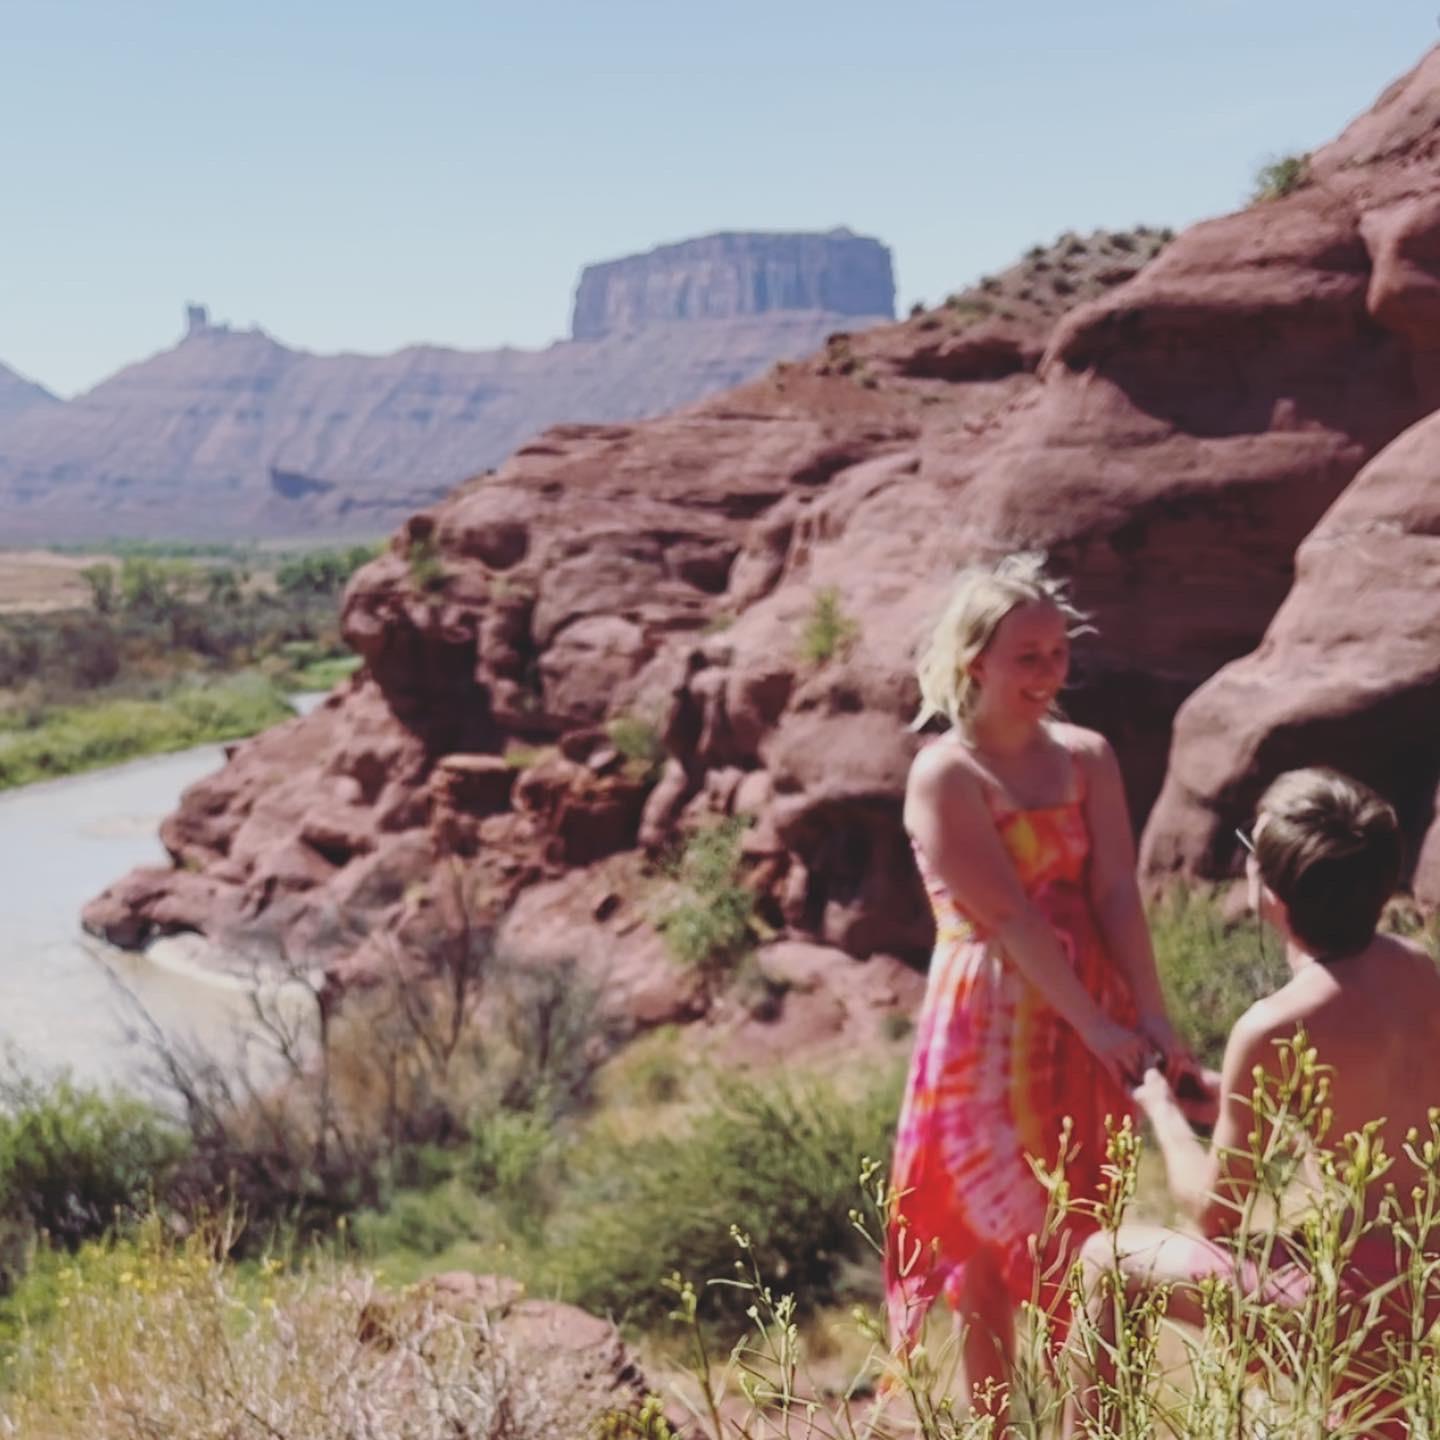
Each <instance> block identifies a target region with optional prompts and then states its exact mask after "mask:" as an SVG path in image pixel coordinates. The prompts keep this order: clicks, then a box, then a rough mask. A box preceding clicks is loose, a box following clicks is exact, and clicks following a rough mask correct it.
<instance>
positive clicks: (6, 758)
mask: <svg viewBox="0 0 1440 1440" xmlns="http://www.w3.org/2000/svg"><path fill="white" fill-rule="evenodd" d="M293 713H294V712H293V711H292V710H291V708H290V706H289V704H288V703H287V702H286V700H285V699H284V697H283V696H282V695H281V694H280V693H279V692H278V691H277V690H276V689H275V688H274V686H273V685H271V684H270V683H269V682H268V681H266V680H264V679H263V678H261V677H259V676H256V675H253V674H251V675H245V674H242V675H237V676H233V677H231V678H230V679H227V680H221V681H218V682H215V683H211V684H205V683H197V682H190V683H187V684H182V685H180V686H178V687H177V688H175V689H173V690H171V691H170V693H169V694H168V696H167V697H166V698H164V699H158V700H137V699H116V700H108V701H104V702H100V703H92V704H90V705H86V706H67V707H63V708H60V709H56V710H52V711H48V712H44V713H42V714H41V715H40V716H38V717H37V718H36V723H34V724H33V725H32V726H30V727H29V728H25V729H20V730H11V731H10V732H9V733H5V732H4V731H0V790H5V789H9V788H10V787H12V786H15V785H24V784H28V783H29V782H30V781H32V780H48V779H52V778H54V777H55V776H59V775H72V774H75V773H77V772H79V771H82V770H93V769H95V768H96V767H97V766H101V765H114V764H118V763H119V762H120V761H122V760H130V759H133V758H134V757H136V756H139V755H156V754H160V753H162V752H165V751H170V750H185V749H188V748H189V747H190V746H192V745H203V744H206V743H210V742H214V741H218V740H236V739H240V738H242V737H244V736H247V735H254V734H256V733H257V732H258V731H261V730H264V729H266V728H268V727H269V726H271V725H276V724H278V723H279V722H280V721H281V720H285V719H288V718H289V717H290V716H291V715H292V714H293ZM0 723H3V722H0Z"/></svg>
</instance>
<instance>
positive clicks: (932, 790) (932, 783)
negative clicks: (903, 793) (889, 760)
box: [906, 735, 984, 796]
mask: <svg viewBox="0 0 1440 1440" xmlns="http://www.w3.org/2000/svg"><path fill="white" fill-rule="evenodd" d="M983 778H984V771H983V770H982V769H981V766H980V762H979V761H978V760H977V759H976V758H975V755H974V754H973V753H972V751H971V750H970V747H969V746H968V745H966V744H965V743H964V742H963V741H961V740H958V739H956V738H954V737H953V736H950V735H942V736H941V737H940V738H939V739H937V740H932V741H931V742H930V743H929V744H927V745H923V746H921V748H920V750H919V752H918V753H917V754H916V756H915V758H914V760H912V761H911V762H910V777H909V781H908V783H907V785H906V789H907V790H908V792H909V793H910V794H911V795H912V796H913V795H926V794H938V793H941V792H949V793H953V792H955V791H957V790H960V791H964V790H969V789H971V788H973V787H975V786H977V785H978V784H979V783H980V782H981V780H982V779H983Z"/></svg>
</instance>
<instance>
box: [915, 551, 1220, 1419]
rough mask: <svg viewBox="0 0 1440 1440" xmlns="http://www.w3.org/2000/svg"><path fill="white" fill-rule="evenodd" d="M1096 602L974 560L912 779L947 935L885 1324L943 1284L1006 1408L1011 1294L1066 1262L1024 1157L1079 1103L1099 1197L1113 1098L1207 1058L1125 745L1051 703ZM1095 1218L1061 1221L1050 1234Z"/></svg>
mask: <svg viewBox="0 0 1440 1440" xmlns="http://www.w3.org/2000/svg"><path fill="white" fill-rule="evenodd" d="M1083 618H1084V617H1083V616H1081V615H1080V613H1079V612H1078V611H1077V610H1076V609H1075V608H1074V607H1073V606H1072V605H1071V604H1070V602H1069V600H1068V599H1067V597H1066V593H1065V590H1064V587H1063V586H1062V585H1061V584H1060V583H1059V582H1058V581H1056V580H1055V579H1053V578H1052V577H1050V576H1049V575H1047V574H1046V573H1045V570H1044V568H1043V564H1042V561H1041V559H1040V557H1038V556H1033V555H1015V556H1010V557H1008V558H1007V559H1005V560H1002V561H1001V562H1000V563H999V564H998V565H995V566H986V567H974V568H971V569H969V570H966V571H965V572H964V573H963V574H962V575H961V577H960V581H959V585H958V587H957V589H956V591H955V595H954V598H953V599H952V601H951V603H950V605H949V607H948V608H947V610H946V612H945V614H944V616H943V617H942V619H941V620H940V623H939V625H938V626H937V627H936V629H935V632H934V635H933V636H932V638H931V641H930V644H929V647H928V649H927V650H926V652H925V654H924V656H923V658H922V660H921V664H920V669H919V678H920V693H921V698H922V706H921V711H920V714H919V716H918V718H917V719H916V722H915V723H916V727H917V728H919V727H920V726H922V725H925V724H926V723H927V722H928V721H930V720H931V719H933V718H935V717H941V718H943V719H945V720H947V721H948V722H949V731H948V733H947V734H945V735H944V736H942V737H941V738H940V739H938V740H936V741H934V742H933V743H932V744H929V745H927V746H926V747H925V748H924V749H922V750H921V752H920V753H919V755H918V756H917V757H916V759H915V763H914V765H913V767H912V768H911V772H910V779H909V784H908V786H907V789H906V795H905V826H906V829H907V830H908V831H909V833H910V836H911V839H912V841H913V843H914V847H915V855H916V860H917V862H918V864H919V867H920V871H921V874H922V876H923V878H924V880H925V883H926V888H927V889H928V891H929V894H930V899H931V904H932V905H933V907H934V911H935V920H936V929H937V935H936V948H935V953H934V957H933V959H932V962H931V967H930V975H929V982H928V988H927V991H926V996H925V1001H924V1005H923V1008H922V1011H921V1015H920V1019H919V1024H918V1032H917V1037H916V1045H915V1053H914V1058H913V1060H912V1062H911V1067H910V1078H909V1084H908V1086H907V1088H906V1095H905V1103H904V1107H903V1109H902V1112H901V1116H900V1128H899V1134H898V1137H897V1140H896V1151H895V1161H894V1165H893V1168H892V1179H893V1182H894V1186H895V1191H896V1195H897V1200H896V1203H895V1207H894V1211H893V1214H892V1217H891V1230H890V1236H889V1246H888V1255H887V1298H888V1302H889V1307H890V1320H891V1327H892V1337H893V1339H894V1340H895V1342H896V1344H897V1346H899V1347H902V1348H908V1347H909V1346H911V1345H913V1343H914V1341H915V1339H916V1337H917V1336H918V1333H919V1330H920V1326H921V1324H922V1323H923V1321H924V1318H925V1313H926V1311H927V1310H928V1308H929V1306H930V1304H931V1302H932V1301H933V1300H934V1299H935V1298H936V1297H937V1296H938V1295H941V1294H943V1295H944V1296H945V1297H946V1298H947V1300H949V1302H950V1304H951V1306H952V1308H953V1309H954V1310H955V1312H956V1315H957V1318H958V1320H959V1321H960V1324H961V1335H962V1342H961V1343H962V1351H963V1356H964V1362H965V1370H966V1375H967V1378H968V1381H969V1385H970V1389H971V1395H972V1399H978V1398H979V1397H982V1396H984V1395H985V1394H986V1393H987V1391H989V1392H990V1393H992V1394H993V1395H996V1396H999V1397H1001V1398H999V1399H993V1400H992V1401H991V1402H990V1403H991V1404H992V1405H995V1406H997V1407H998V1408H1000V1409H1001V1410H1002V1412H1003V1408H1004V1404H1003V1385H1004V1383H1005V1381H1006V1380H1007V1379H1008V1375H1009V1370H1010V1366H1011V1365H1012V1364H1013V1360H1014V1317H1015V1311H1016V1309H1017V1307H1018V1305H1019V1303H1020V1302H1021V1301H1022V1300H1024V1299H1026V1298H1028V1297H1030V1296H1032V1295H1033V1294H1035V1293H1036V1287H1037V1285H1038V1286H1039V1287H1040V1290H1041V1297H1042V1299H1045V1298H1050V1297H1049V1296H1047V1295H1046V1294H1045V1290H1046V1286H1047V1284H1053V1281H1054V1280H1055V1279H1058V1278H1059V1271H1060V1269H1061V1268H1062V1267H1060V1266H1059V1265H1057V1263H1056V1262H1057V1261H1059V1260H1061V1259H1062V1258H1063V1256H1062V1254H1060V1253H1054V1254H1049V1255H1039V1256H1037V1254H1036V1253H1035V1241H1034V1237H1036V1236H1037V1235H1039V1234H1040V1233H1041V1232H1042V1229H1043V1227H1044V1222H1045V1218H1046V1207H1047V1202H1048V1199H1049V1197H1048V1195H1047V1193H1046V1190H1045V1188H1044V1186H1043V1185H1042V1184H1041V1183H1040V1181H1039V1180H1038V1178H1037V1177H1036V1175H1035V1173H1034V1170H1033V1169H1032V1166H1031V1164H1030V1157H1034V1158H1036V1159H1039V1160H1042V1161H1044V1162H1045V1163H1046V1164H1047V1165H1053V1164H1054V1163H1055V1161H1056V1160H1057V1157H1058V1155H1059V1149H1060V1136H1061V1131H1062V1127H1063V1126H1064V1125H1065V1124H1066V1123H1067V1121H1068V1123H1069V1125H1070V1130H1069V1141H1068V1148H1069V1152H1070V1158H1069V1159H1068V1161H1067V1163H1066V1167H1065V1168H1066V1175H1067V1178H1068V1180H1069V1183H1070V1189H1071V1194H1072V1196H1073V1197H1075V1198H1078V1199H1081V1200H1084V1199H1086V1198H1093V1197H1095V1196H1096V1195H1097V1194H1098V1193H1099V1190H1100V1182H1101V1166H1102V1164H1103V1163H1104V1159H1105V1119H1106V1116H1107V1115H1110V1116H1114V1117H1116V1119H1117V1120H1118V1119H1119V1118H1120V1117H1121V1116H1123V1115H1126V1114H1129V1113H1130V1112H1131V1108H1132V1107H1131V1102H1130V1099H1129V1094H1128V1091H1129V1088H1130V1086H1132V1085H1133V1084H1134V1083H1136V1082H1137V1081H1138V1079H1139V1077H1140V1076H1141V1075H1142V1074H1143V1073H1144V1072H1145V1069H1146V1066H1147V1065H1149V1064H1152V1063H1155V1062H1156V1061H1162V1060H1163V1062H1164V1064H1165V1068H1166V1072H1167V1073H1168V1074H1169V1075H1171V1076H1172V1077H1174V1078H1178V1076H1179V1075H1181V1074H1183V1073H1185V1072H1187V1071H1193V1070H1194V1069H1195V1068H1196V1067H1195V1062H1194V1060H1193V1059H1192V1058H1191V1056H1190V1055H1189V1053H1188V1052H1187V1050H1186V1049H1185V1047H1184V1045H1183V1044H1182V1043H1181V1042H1180V1041H1179V1039H1178V1038H1177V1037H1176V1035H1175V1032H1174V1030H1173V1029H1172V1028H1171V1025H1170V1022H1169V1021H1168V1019H1167V1018H1166V1015H1165V1006H1164V1001H1163V998H1162V996H1161V991H1160V985H1159V981H1158V980H1157V978H1156V974H1155V960H1154V955H1153V953H1152V951H1151V948H1150V937H1149V932H1148V930H1147V928H1146V924H1145V917H1144V912H1143V910H1142V908H1141V904H1140V897H1139V893H1138V891H1137V889H1136V884H1135V850H1134V840H1133V837H1132V835H1131V831H1130V819H1129V813H1128V811H1127V809H1126V805H1125V795H1124V791H1123V787H1122V784H1121V779H1120V771H1119V767H1118V766H1117V764H1116V761H1115V755H1114V752H1113V751H1112V750H1111V748H1110V746H1109V745H1108V744H1107V743H1106V741H1105V740H1104V739H1103V738H1102V737H1101V736H1100V735H1097V734H1096V733H1095V732H1094V731H1092V730H1085V729H1082V728H1081V727H1080V726H1078V725H1069V724H1065V723H1063V722H1062V721H1060V720H1059V719H1058V718H1056V699H1057V697H1058V695H1059V693H1060V690H1061V688H1062V686H1063V685H1064V683H1065V678H1066V674H1067V671H1068V669H1069V664H1070V638H1071V636H1072V634H1074V633H1076V632H1077V631H1078V630H1080V629H1082V628H1083V625H1082V621H1083ZM1083 1229H1084V1222H1083V1219H1081V1218H1080V1217H1076V1218H1075V1219H1073V1220H1070V1221H1067V1222H1066V1225H1065V1227H1064V1230H1063V1231H1062V1234H1061V1236H1060V1240H1059V1244H1058V1247H1057V1249H1058V1251H1060V1252H1066V1251H1068V1250H1069V1249H1070V1246H1071V1244H1073V1243H1074V1242H1077V1241H1078V1240H1080V1239H1083V1238H1084V1236H1083V1234H1076V1233H1075V1232H1076V1231H1077V1230H1081V1231H1083ZM1046 1272H1049V1278H1048V1279H1047V1274H1046ZM1051 1293H1052V1295H1053V1291H1052V1292H1051ZM991 1382H993V1384H992V1383H991Z"/></svg>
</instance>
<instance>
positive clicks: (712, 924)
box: [656, 819, 755, 971]
mask: <svg viewBox="0 0 1440 1440" xmlns="http://www.w3.org/2000/svg"><path fill="white" fill-rule="evenodd" d="M744 834H745V822H744V821H743V820H738V819H731V820H725V821H722V822H721V823H720V824H718V825H712V826H709V827H708V828H706V829H703V830H697V831H696V832H695V833H694V834H693V835H691V836H690V838H689V840H687V841H686V843H685V848H684V850H683V851H682V852H681V854H680V859H679V861H678V863H677V864H676V867H675V880H676V882H677V885H678V889H679V895H678V897H677V899H676V901H675V903H674V904H672V905H671V906H670V907H669V908H668V909H667V910H665V911H664V912H663V913H662V914H661V916H660V917H659V919H658V920H657V921H656V928H657V929H658V930H659V931H660V933H661V934H662V935H663V936H664V937H665V943H666V945H667V946H668V947H669V950H670V953H671V954H672V955H673V956H674V957H675V959H677V960H678V961H679V962H680V963H681V964H682V965H688V966H694V967H696V968H699V969H702V970H707V971H722V970H729V969H731V968H733V967H734V965H735V963H736V961H738V960H739V958H740V956H741V955H743V954H744V953H745V951H746V950H748V949H749V947H750V943H751V940H752V939H753V935H754V930H753V921H754V915H755V896H754V894H753V893H752V892H751V891H750V890H748V889H747V888H746V887H745V886H744V885H743V884H742V883H741V880H740V850H741V844H742V839H743V836H744Z"/></svg>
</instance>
